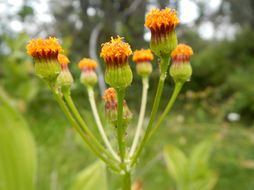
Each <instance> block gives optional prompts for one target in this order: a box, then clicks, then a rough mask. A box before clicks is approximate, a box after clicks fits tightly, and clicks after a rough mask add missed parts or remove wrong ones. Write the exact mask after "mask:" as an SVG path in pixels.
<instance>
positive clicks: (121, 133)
mask: <svg viewBox="0 0 254 190" xmlns="http://www.w3.org/2000/svg"><path fill="white" fill-rule="evenodd" d="M116 91H117V124H116V126H117V140H118V146H119V153H120V157H121V161H122V162H124V158H125V141H124V126H123V101H124V95H125V89H116Z"/></svg>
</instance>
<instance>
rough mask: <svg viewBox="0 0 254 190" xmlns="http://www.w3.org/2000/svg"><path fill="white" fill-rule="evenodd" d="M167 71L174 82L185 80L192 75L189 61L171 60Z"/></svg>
mask: <svg viewBox="0 0 254 190" xmlns="http://www.w3.org/2000/svg"><path fill="white" fill-rule="evenodd" d="M169 73H170V75H171V76H172V78H173V79H174V81H175V82H186V81H188V80H189V79H190V77H191V75H192V68H191V64H190V63H189V62H176V63H174V62H173V63H172V65H171V67H170V69H169Z"/></svg>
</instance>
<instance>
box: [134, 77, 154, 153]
mask: <svg viewBox="0 0 254 190" xmlns="http://www.w3.org/2000/svg"><path fill="white" fill-rule="evenodd" d="M142 84H143V90H142V99H141V106H140V112H139V118H138V124H137V129H136V132H135V136H134V140H133V143H132V146H131V150H130V154H129V155H130V156H129V157H130V158H131V157H132V156H133V154H134V152H135V150H136V148H137V145H138V141H139V138H140V135H141V130H142V126H143V122H144V118H145V111H146V103H147V91H148V88H149V84H148V78H147V77H143V78H142Z"/></svg>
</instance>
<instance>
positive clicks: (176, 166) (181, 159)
mask: <svg viewBox="0 0 254 190" xmlns="http://www.w3.org/2000/svg"><path fill="white" fill-rule="evenodd" d="M164 159H165V161H166V164H167V168H168V171H169V173H170V175H171V176H172V177H173V178H174V179H175V180H176V181H177V182H178V183H183V181H185V179H186V167H187V158H186V156H185V155H184V153H183V152H182V151H181V150H180V149H178V148H177V147H175V146H173V145H167V146H166V147H165V149H164Z"/></svg>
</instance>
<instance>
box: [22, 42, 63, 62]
mask: <svg viewBox="0 0 254 190" xmlns="http://www.w3.org/2000/svg"><path fill="white" fill-rule="evenodd" d="M26 49H27V53H28V54H29V55H31V56H32V57H33V58H42V59H50V58H54V59H57V55H58V53H59V52H61V51H62V47H61V46H60V44H59V42H58V40H57V39H56V38H54V37H49V38H48V39H41V38H38V39H36V40H35V39H32V40H31V41H30V42H29V43H28V44H27V46H26Z"/></svg>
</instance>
